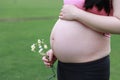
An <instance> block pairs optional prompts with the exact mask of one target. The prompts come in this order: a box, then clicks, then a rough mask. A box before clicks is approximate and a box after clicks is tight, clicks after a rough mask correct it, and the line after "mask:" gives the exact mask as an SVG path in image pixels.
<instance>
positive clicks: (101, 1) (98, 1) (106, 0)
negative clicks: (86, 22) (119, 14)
mask: <svg viewBox="0 0 120 80" xmlns="http://www.w3.org/2000/svg"><path fill="white" fill-rule="evenodd" d="M111 1H112V0H85V4H84V7H85V9H86V10H87V9H92V8H93V7H94V6H96V7H97V8H98V10H99V11H101V10H102V9H104V10H105V12H106V13H107V14H108V15H109V14H110V10H111V8H112V2H111Z"/></svg>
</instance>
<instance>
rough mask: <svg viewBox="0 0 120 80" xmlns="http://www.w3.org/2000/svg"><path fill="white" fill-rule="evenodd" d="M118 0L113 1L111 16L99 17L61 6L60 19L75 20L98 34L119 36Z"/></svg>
mask: <svg viewBox="0 0 120 80" xmlns="http://www.w3.org/2000/svg"><path fill="white" fill-rule="evenodd" d="M119 3H120V0H113V16H101V15H96V14H93V13H89V12H86V11H84V10H81V9H78V8H77V7H75V6H73V5H65V6H63V8H62V10H61V13H60V18H61V19H65V20H77V21H80V22H82V23H83V24H85V25H87V26H88V27H90V28H91V29H94V30H96V31H99V32H109V33H113V34H120V4H119Z"/></svg>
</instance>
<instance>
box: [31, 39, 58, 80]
mask: <svg viewBox="0 0 120 80" xmlns="http://www.w3.org/2000/svg"><path fill="white" fill-rule="evenodd" d="M47 50H48V45H47V44H46V43H45V42H44V39H38V41H37V42H36V43H33V44H32V45H31V51H32V52H36V51H38V53H39V54H40V55H41V56H45V57H46V59H48V58H49V56H47V55H46V51H47ZM51 70H52V72H53V75H51V76H50V77H49V78H48V80H53V78H55V77H56V73H55V67H54V66H53V65H52V66H51Z"/></svg>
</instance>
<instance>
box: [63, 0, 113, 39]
mask: <svg viewBox="0 0 120 80" xmlns="http://www.w3.org/2000/svg"><path fill="white" fill-rule="evenodd" d="M84 2H85V0H64V5H66V4H71V5H75V6H76V7H78V8H80V9H83V10H85V8H84V7H83V6H84ZM87 11H88V12H91V13H94V14H97V15H104V16H107V14H106V12H105V11H104V9H102V10H101V11H98V9H97V8H96V7H93V8H92V9H88V10H87ZM112 14H113V11H111V13H110V16H112ZM102 34H103V35H105V36H106V37H110V34H109V33H102Z"/></svg>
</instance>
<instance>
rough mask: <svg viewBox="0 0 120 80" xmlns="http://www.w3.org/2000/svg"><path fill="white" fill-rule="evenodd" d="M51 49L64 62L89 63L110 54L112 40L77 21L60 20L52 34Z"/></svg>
mask: <svg viewBox="0 0 120 80" xmlns="http://www.w3.org/2000/svg"><path fill="white" fill-rule="evenodd" d="M50 42H51V47H52V49H53V51H54V54H55V56H56V57H57V58H58V60H60V61H62V62H74V63H78V62H79V63H80V62H89V61H93V60H97V59H100V58H102V57H104V56H106V55H108V54H109V53H110V39H109V38H108V37H105V36H104V35H103V34H101V33H98V32H96V31H94V30H91V29H89V28H88V27H86V26H85V25H83V24H81V23H80V22H77V21H65V20H60V19H59V20H58V21H57V22H56V24H55V25H54V27H53V30H52V32H51V39H50Z"/></svg>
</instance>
